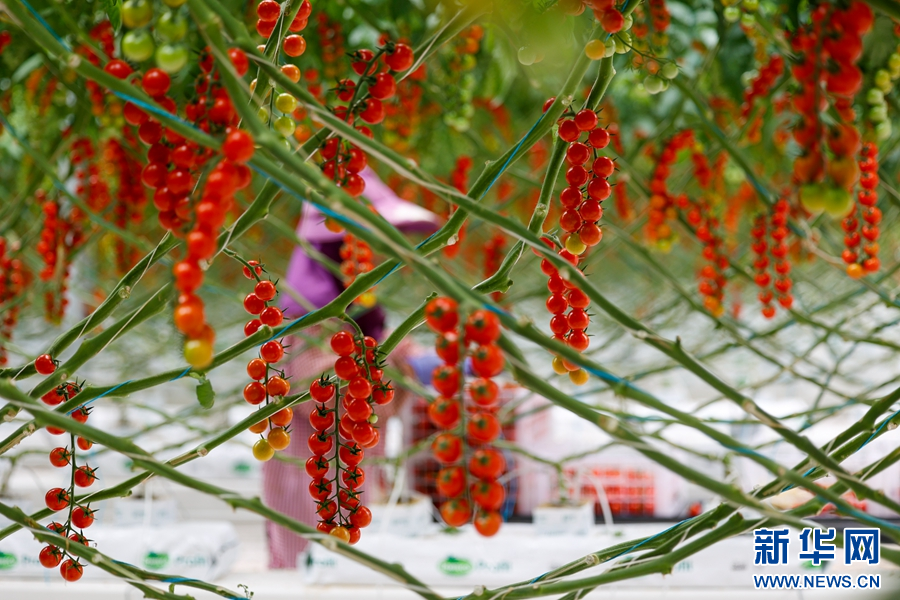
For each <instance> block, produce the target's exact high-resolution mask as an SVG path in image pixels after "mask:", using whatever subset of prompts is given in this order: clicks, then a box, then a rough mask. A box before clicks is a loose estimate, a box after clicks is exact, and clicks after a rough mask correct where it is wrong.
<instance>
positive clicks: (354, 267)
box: [339, 233, 375, 308]
mask: <svg viewBox="0 0 900 600" xmlns="http://www.w3.org/2000/svg"><path fill="white" fill-rule="evenodd" d="M339 255H340V257H341V273H342V274H343V275H344V278H345V279H344V286H349V285H350V284H351V283H353V282H354V280H356V276H357V275H359V274H361V273H368V272H369V271H371V270H372V269H374V268H375V265H374V264H372V248H371V247H370V246H369V244H367V243H366V242H365V241H363V240H361V239H359V238H357V237H356V236H355V235H352V234H349V233H347V234H344V241H343V243H342V244H341V248H340V250H339ZM356 302H357V303H359V304H360V305H362V306H364V307H366V308H370V307H372V306H374V305H375V293H374V288H370V289H369V290H367V291H365V292H363V293H362V294H360V295H359V297H358V298H357V299H356Z"/></svg>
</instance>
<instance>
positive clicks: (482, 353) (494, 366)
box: [472, 344, 506, 377]
mask: <svg viewBox="0 0 900 600" xmlns="http://www.w3.org/2000/svg"><path fill="white" fill-rule="evenodd" d="M505 362H506V361H505V359H504V357H503V353H502V352H501V351H500V348H498V347H497V346H495V345H494V344H485V345H482V346H478V347H477V348H476V349H475V351H474V352H473V353H472V371H473V372H474V373H475V374H476V375H478V376H479V377H494V376H495V375H499V374H500V372H501V371H502V370H503V365H504V363H505Z"/></svg>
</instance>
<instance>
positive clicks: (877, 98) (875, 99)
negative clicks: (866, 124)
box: [866, 88, 884, 104]
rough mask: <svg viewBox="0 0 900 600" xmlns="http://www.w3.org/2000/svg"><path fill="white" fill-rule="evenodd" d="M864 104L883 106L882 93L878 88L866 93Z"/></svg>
mask: <svg viewBox="0 0 900 600" xmlns="http://www.w3.org/2000/svg"><path fill="white" fill-rule="evenodd" d="M866 102H867V103H868V104H884V92H882V91H881V90H879V89H878V88H871V89H870V90H869V91H868V92H866Z"/></svg>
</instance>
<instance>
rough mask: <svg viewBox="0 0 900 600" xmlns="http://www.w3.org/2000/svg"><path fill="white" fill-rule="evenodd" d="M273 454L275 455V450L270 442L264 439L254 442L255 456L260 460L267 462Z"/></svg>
mask: <svg viewBox="0 0 900 600" xmlns="http://www.w3.org/2000/svg"><path fill="white" fill-rule="evenodd" d="M273 456H275V450H274V448H272V446H270V445H269V442H267V441H266V440H263V439H259V440H256V442H255V443H254V444H253V458H255V459H256V460H258V461H260V462H265V461H267V460H270V459H271V458H272V457H273Z"/></svg>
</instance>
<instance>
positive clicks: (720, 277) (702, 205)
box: [675, 166, 729, 317]
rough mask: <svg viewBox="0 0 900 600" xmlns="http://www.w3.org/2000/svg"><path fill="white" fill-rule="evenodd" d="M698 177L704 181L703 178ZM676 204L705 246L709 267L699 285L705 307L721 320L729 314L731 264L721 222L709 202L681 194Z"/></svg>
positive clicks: (705, 266) (705, 268)
mask: <svg viewBox="0 0 900 600" xmlns="http://www.w3.org/2000/svg"><path fill="white" fill-rule="evenodd" d="M706 168H707V169H708V168H709V167H708V166H707V167H706ZM697 177H698V179H700V178H701V177H700V176H699V175H697ZM704 187H705V186H704ZM675 202H676V205H677V206H678V208H679V209H680V210H681V211H682V212H683V213H684V215H685V220H686V221H687V222H688V225H690V227H691V228H692V229H693V232H694V235H696V236H697V239H698V240H699V241H700V243H701V244H702V245H703V251H702V256H703V259H704V260H705V261H706V264H705V265H703V267H702V268H701V269H700V273H699V280H700V282H699V284H698V286H697V287H698V290H699V292H700V295H702V296H703V306H704V307H706V310H708V311H709V312H710V313H712V314H713V315H714V316H716V317H720V316H722V314H724V312H725V305H724V299H725V284H726V282H727V279H726V278H725V270H726V269H727V268H728V264H729V261H728V256H727V255H726V254H725V244H724V240H723V239H722V236H721V235H720V234H719V229H720V223H719V219H718V218H717V217H715V216H714V215H713V213H712V207H711V206H710V205H709V202H708V201H707V200H705V199H701V200H698V201H693V200H690V199H689V198H688V197H687V196H686V195H684V194H681V195H679V196H678V198H677V199H676V201H675Z"/></svg>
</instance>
